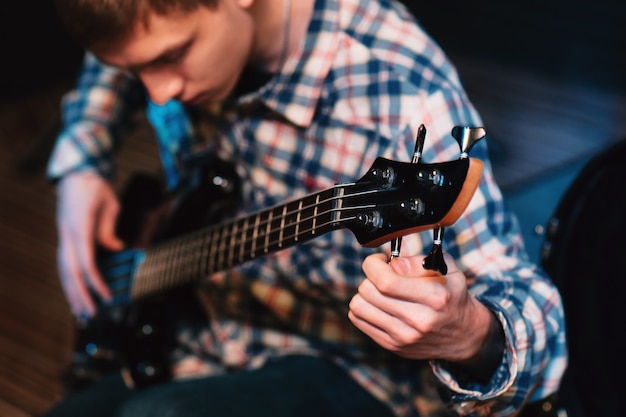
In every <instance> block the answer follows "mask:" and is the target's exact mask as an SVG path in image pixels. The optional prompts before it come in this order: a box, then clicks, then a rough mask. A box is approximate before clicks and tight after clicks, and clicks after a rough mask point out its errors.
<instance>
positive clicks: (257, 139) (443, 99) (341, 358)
mask: <svg viewBox="0 0 626 417" xmlns="http://www.w3.org/2000/svg"><path fill="white" fill-rule="evenodd" d="M133 85H134V83H133V81H132V80H131V79H130V78H129V77H128V76H126V75H125V74H122V73H120V72H118V71H117V70H115V69H112V68H108V67H104V66H102V65H101V64H100V63H99V62H97V60H96V59H95V58H93V56H90V55H87V56H86V61H85V66H84V70H83V72H82V74H81V77H80V80H79V83H78V86H77V88H76V89H75V90H74V91H72V92H70V93H68V95H66V97H65V99H64V103H63V106H64V107H63V109H64V112H63V114H64V126H65V128H64V130H63V131H62V132H61V133H60V135H59V138H58V141H57V144H56V148H55V150H54V152H53V155H52V157H51V159H50V163H49V167H48V175H49V177H50V178H51V179H54V178H58V177H60V176H63V175H67V174H68V173H70V172H72V171H77V170H84V169H91V170H96V171H98V172H100V173H101V174H102V175H104V176H110V175H111V174H112V172H113V169H112V162H111V158H112V150H113V148H114V141H115V140H116V138H117V137H119V136H120V133H121V132H123V123H122V122H123V118H122V116H123V115H125V114H126V113H127V109H126V107H125V104H126V103H127V102H128V100H127V97H128V94H126V93H129V92H130V91H131V89H132V86H133ZM188 110H189V109H186V108H184V107H183V106H182V105H181V104H180V103H177V102H174V101H171V102H169V103H167V104H165V105H164V106H156V105H154V104H153V103H150V102H148V105H147V115H148V118H149V120H150V121H151V123H152V124H153V126H154V128H155V132H156V134H157V137H158V142H159V145H160V149H161V156H162V161H163V165H164V168H165V172H166V174H167V175H166V177H167V180H168V184H169V186H170V187H171V188H175V187H177V186H179V184H180V182H181V181H182V179H184V178H185V177H186V174H185V171H182V170H181V169H182V168H183V167H181V164H180V161H181V160H185V159H184V157H185V156H188V154H190V153H192V152H195V151H197V150H198V148H200V149H201V150H205V151H206V150H207V149H210V150H211V151H215V152H217V153H218V154H219V155H220V156H221V157H223V158H228V159H230V160H234V161H237V164H238V169H239V170H240V172H241V176H242V177H243V183H244V184H245V187H244V193H243V194H244V195H243V197H244V198H243V205H242V212H251V211H253V210H259V209H262V208H265V207H269V206H273V205H275V204H278V203H281V202H284V201H286V200H289V199H292V198H294V197H301V196H305V195H308V194H310V193H312V192H315V191H318V190H321V189H326V188H329V187H331V186H333V185H334V184H336V183H342V182H349V181H353V180H355V179H357V178H360V177H361V176H362V175H363V174H364V173H365V171H366V169H367V168H368V167H369V166H370V165H371V164H372V163H373V161H374V159H375V158H376V157H378V156H384V157H387V158H390V159H394V160H398V161H410V160H411V157H412V154H413V147H414V140H415V133H416V131H417V128H418V126H419V125H420V124H421V123H423V124H424V125H425V126H426V128H427V132H428V134H427V139H426V146H425V148H424V152H423V156H422V159H423V160H424V161H425V162H441V161H448V160H452V159H457V158H458V154H459V147H458V145H457V143H456V141H455V140H454V139H453V138H452V136H451V135H450V131H451V129H452V127H453V126H456V125H468V126H480V125H481V120H480V118H479V116H478V114H477V113H476V111H475V109H474V108H473V107H472V105H471V104H470V102H469V101H468V98H467V97H466V94H465V92H464V90H463V88H462V86H461V84H460V82H459V79H458V77H457V74H456V72H455V69H454V68H453V66H452V65H451V64H450V62H449V61H448V60H447V58H446V56H445V55H444V54H443V53H442V51H441V50H440V49H439V47H438V46H437V45H436V44H435V43H434V42H433V41H432V40H431V39H430V38H429V37H428V36H427V35H426V34H425V33H424V32H423V31H422V30H421V29H420V27H419V26H418V24H416V22H415V21H414V20H413V18H412V17H411V16H410V15H409V14H408V13H407V11H406V10H405V9H404V8H403V7H402V6H400V5H399V4H397V3H395V2H393V1H389V0H317V1H316V3H315V12H314V15H313V18H312V22H311V23H310V25H309V28H308V32H307V35H306V38H305V39H304V42H303V43H302V44H301V47H300V48H299V50H298V51H297V52H296V53H293V54H292V55H291V56H290V57H288V59H287V61H286V62H285V64H284V65H283V68H282V70H281V71H280V72H279V73H278V74H276V75H274V76H273V77H272V78H271V79H270V80H269V82H268V83H266V84H264V86H263V87H261V88H259V89H256V90H255V91H253V92H250V93H247V94H245V95H243V96H240V97H238V98H237V100H236V101H235V102H234V103H233V106H231V107H229V108H228V109H227V110H225V111H223V112H222V113H220V116H219V118H218V122H217V123H215V124H214V126H213V136H212V138H211V139H212V140H211V141H210V143H211V145H210V146H209V147H206V148H202V146H201V145H199V142H198V141H197V134H196V133H197V131H198V128H197V125H194V124H193V123H191V121H190V118H189V117H188V116H189V112H188ZM471 156H472V157H475V158H479V159H482V160H484V161H485V169H484V172H483V176H482V180H481V182H480V185H479V188H478V190H477V192H476V194H475V195H474V197H473V199H472V200H471V202H470V205H469V207H468V208H467V210H466V212H465V213H464V214H463V215H462V216H461V218H460V219H459V220H458V221H457V222H456V223H455V224H454V225H453V226H451V227H449V228H447V229H446V231H445V234H444V244H443V246H444V248H445V250H446V251H447V252H449V253H451V254H452V255H453V256H454V257H455V259H456V261H457V263H458V265H459V266H460V267H461V269H462V270H463V272H464V273H465V275H466V276H467V277H468V278H469V280H470V283H471V286H470V289H471V291H472V292H473V293H474V294H475V295H476V297H478V299H479V300H481V301H482V302H483V303H484V304H485V305H486V306H488V307H489V308H490V309H491V310H492V311H493V312H494V313H495V314H496V316H497V317H498V318H499V320H500V321H501V323H502V326H503V328H504V332H505V336H506V351H505V354H504V356H503V360H502V363H501V366H500V368H499V369H498V370H497V372H496V373H495V375H494V376H493V378H492V379H491V381H490V382H489V384H488V385H486V386H483V385H480V384H478V383H471V382H469V383H464V385H462V384H461V383H460V382H459V379H458V378H456V375H455V373H454V371H453V370H450V369H449V368H446V366H445V364H443V363H439V362H437V361H431V362H426V361H411V360H405V359H401V358H399V357H398V356H396V355H394V354H391V353H389V352H387V351H385V350H384V349H382V348H380V347H378V346H377V345H375V344H374V343H373V342H372V341H371V340H369V339H368V338H367V337H366V336H364V335H363V334H362V333H360V332H359V331H358V330H356V329H355V328H354V326H353V325H352V324H351V323H350V322H349V321H348V320H347V317H346V313H347V305H348V303H349V300H350V299H351V297H352V296H353V294H354V293H355V292H356V290H357V287H358V285H359V284H360V282H361V281H362V280H363V275H362V272H361V262H362V261H363V259H364V257H365V256H366V255H368V254H370V253H373V252H375V251H382V250H385V251H388V250H389V248H388V247H387V245H383V246H382V247H381V248H376V249H371V248H370V249H368V248H363V247H361V246H360V245H359V244H358V242H357V241H356V239H355V237H354V236H353V235H352V234H351V233H350V232H347V231H346V232H344V231H337V232H333V233H329V234H326V235H322V236H319V237H318V238H316V239H314V240H312V241H309V242H307V243H304V244H301V245H299V246H297V247H294V248H291V249H286V250H282V251H279V252H277V253H275V254H271V255H268V256H265V257H262V258H260V259H256V260H253V261H250V262H247V263H244V264H243V265H241V266H238V267H235V268H232V269H230V270H228V271H224V272H220V273H217V274H214V275H212V276H210V277H208V279H207V280H206V282H204V281H203V284H205V285H203V287H202V289H203V290H206V291H203V292H202V293H203V297H202V300H203V301H205V305H206V307H207V311H208V313H209V325H208V326H206V324H205V325H203V326H201V327H198V328H186V329H184V330H183V331H182V332H181V342H182V344H181V348H180V349H179V350H177V352H176V359H177V362H176V366H175V369H176V372H177V375H178V376H179V377H185V376H188V375H189V374H198V373H206V374H216V373H221V372H226V371H227V370H229V369H251V368H255V367H258V366H260V365H261V364H262V363H263V362H264V361H265V360H266V359H267V358H270V357H273V356H277V355H288V354H295V353H304V354H312V355H321V356H324V357H326V358H328V359H329V360H332V361H334V362H335V363H337V364H338V365H339V366H342V367H344V368H345V369H346V371H347V372H349V373H350V375H352V376H353V378H354V379H355V380H356V381H357V382H358V383H360V384H362V385H363V386H364V387H365V388H366V389H367V390H369V391H370V392H371V393H372V394H373V395H374V396H375V397H377V398H379V399H380V400H381V401H383V402H385V403H386V404H388V405H389V406H390V407H391V408H392V410H393V411H394V413H395V414H396V415H398V416H424V417H425V416H435V415H437V416H441V415H456V414H457V413H458V414H459V415H476V416H487V415H489V416H504V415H509V414H510V413H512V412H513V411H514V410H515V409H517V408H519V407H521V406H522V405H523V403H524V401H527V400H529V399H531V400H534V399H539V398H542V397H544V396H546V395H548V394H549V393H551V392H553V391H555V390H556V389H557V387H558V383H559V380H560V377H561V375H562V373H563V371H564V369H565V367H566V363H567V354H566V344H565V333H564V319H563V310H562V305H561V300H560V297H559V294H558V292H557V290H556V289H555V287H554V286H553V285H552V283H551V282H550V281H549V279H548V278H547V277H546V276H545V274H544V273H543V272H542V271H541V270H540V269H539V268H538V267H537V266H536V265H534V264H533V263H531V262H530V261H529V260H528V257H527V254H526V252H525V249H524V247H523V242H522V238H521V235H520V231H519V225H518V223H517V220H516V219H515V217H514V216H513V215H512V213H511V212H509V211H508V210H507V208H506V207H505V204H504V203H503V200H502V195H501V192H500V190H499V188H498V186H497V185H496V183H495V182H494V178H493V175H492V172H491V168H490V165H489V162H488V161H487V160H486V158H487V150H486V143H485V141H484V140H483V141H481V142H479V143H478V144H477V145H476V146H475V147H474V149H473V150H472V155H471ZM432 243H433V238H432V233H431V232H424V233H420V234H414V235H410V236H406V237H405V238H404V239H403V244H402V256H407V255H411V254H418V253H427V252H428V250H429V249H430V246H431V245H432ZM442 386H443V387H444V389H441V387H442Z"/></svg>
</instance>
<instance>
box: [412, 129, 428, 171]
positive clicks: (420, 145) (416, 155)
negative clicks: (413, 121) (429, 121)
mask: <svg viewBox="0 0 626 417" xmlns="http://www.w3.org/2000/svg"><path fill="white" fill-rule="evenodd" d="M424 142H426V126H424V124H423V123H422V124H421V125H420V127H418V128H417V137H416V138H415V150H414V151H413V159H412V160H411V163H413V164H418V163H419V161H420V159H421V158H422V151H423V150H424Z"/></svg>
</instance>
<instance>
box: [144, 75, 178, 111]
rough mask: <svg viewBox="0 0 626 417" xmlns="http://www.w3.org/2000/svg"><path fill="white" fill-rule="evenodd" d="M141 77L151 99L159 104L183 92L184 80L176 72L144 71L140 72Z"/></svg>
mask: <svg viewBox="0 0 626 417" xmlns="http://www.w3.org/2000/svg"><path fill="white" fill-rule="evenodd" d="M139 78H140V79H141V82H142V83H143V85H144V86H145V87H146V90H148V94H149V95H150V99H152V101H153V102H154V103H155V104H158V105H163V104H165V103H167V102H168V101H169V100H170V99H173V98H176V97H179V96H180V95H181V93H182V92H183V88H184V80H183V78H182V77H181V76H180V75H177V74H174V73H157V72H154V73H144V74H140V76H139Z"/></svg>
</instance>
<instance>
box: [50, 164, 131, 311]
mask: <svg viewBox="0 0 626 417" xmlns="http://www.w3.org/2000/svg"><path fill="white" fill-rule="evenodd" d="M57 191H58V193H57V228H58V235H59V244H58V252H57V258H58V259H57V261H58V267H59V273H60V275H61V284H62V287H63V291H64V292H65V296H66V298H67V300H68V302H69V304H70V308H71V310H72V313H73V314H74V315H76V316H85V315H86V316H93V315H94V314H95V312H96V304H95V302H94V300H93V299H92V297H91V295H90V291H93V292H95V294H97V296H99V297H101V298H102V299H104V300H109V299H110V297H111V292H110V290H109V288H108V287H107V285H106V283H105V282H104V280H103V278H102V276H101V275H100V273H99V271H98V269H97V267H96V256H95V247H96V242H97V243H98V244H100V245H102V246H104V247H105V248H107V249H111V250H119V249H121V248H122V247H123V242H122V241H121V240H120V239H118V238H117V236H116V235H115V224H116V221H117V216H118V213H119V210H120V205H119V201H118V199H117V196H116V195H115V192H114V190H113V188H112V187H111V184H109V182H107V181H106V180H105V179H103V178H102V177H100V176H99V175H97V174H96V173H93V172H78V173H74V174H70V175H68V176H67V177H65V178H63V179H62V180H61V181H60V183H59V185H58V189H57Z"/></svg>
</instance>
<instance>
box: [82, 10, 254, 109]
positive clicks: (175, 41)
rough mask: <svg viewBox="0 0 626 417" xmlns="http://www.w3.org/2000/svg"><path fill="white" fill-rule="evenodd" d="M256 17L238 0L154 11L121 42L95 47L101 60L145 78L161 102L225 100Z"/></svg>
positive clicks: (249, 44) (247, 49)
mask: <svg viewBox="0 0 626 417" xmlns="http://www.w3.org/2000/svg"><path fill="white" fill-rule="evenodd" d="M253 30H254V22H253V20H252V18H251V16H250V14H249V13H248V12H247V10H246V9H243V8H242V7H240V6H239V3H238V1H237V0H222V1H220V2H218V6H217V7H216V8H214V9H208V8H206V7H202V6H201V7H198V8H197V9H196V10H194V11H192V12H190V13H187V14H182V13H170V14H168V15H166V16H159V15H156V14H154V13H153V14H152V15H151V16H150V18H149V21H148V25H147V27H145V26H144V25H143V24H141V23H139V24H138V25H137V26H136V28H135V31H134V33H133V35H132V36H131V37H130V38H129V39H127V40H125V41H123V42H121V43H120V44H116V45H114V46H113V45H112V46H107V47H100V48H94V51H93V52H94V53H95V54H96V56H98V57H99V58H100V59H101V60H102V61H103V62H105V63H107V64H109V65H113V66H115V67H119V68H122V69H125V70H128V71H130V72H131V73H132V74H134V75H136V76H137V77H139V78H140V79H141V81H142V82H143V84H144V85H145V87H146V88H147V90H148V93H149V94H150V98H151V99H152V100H153V101H154V102H155V103H157V104H164V103H165V102H166V101H168V100H169V99H172V98H174V99H178V100H180V101H182V102H184V103H186V104H192V105H193V104H209V103H216V102H220V101H222V100H223V99H224V98H226V97H227V96H228V95H229V93H230V92H231V91H232V90H233V88H234V86H235V84H236V82H237V79H238V78H239V76H240V74H241V71H242V70H243V68H244V67H245V65H246V63H247V61H248V59H249V56H250V54H251V50H252V47H253V36H254V35H253Z"/></svg>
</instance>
